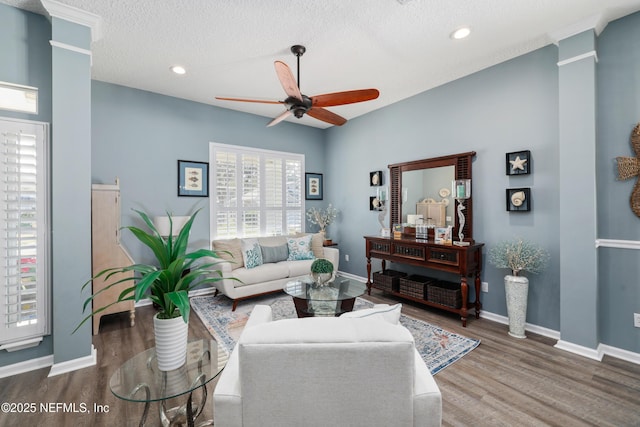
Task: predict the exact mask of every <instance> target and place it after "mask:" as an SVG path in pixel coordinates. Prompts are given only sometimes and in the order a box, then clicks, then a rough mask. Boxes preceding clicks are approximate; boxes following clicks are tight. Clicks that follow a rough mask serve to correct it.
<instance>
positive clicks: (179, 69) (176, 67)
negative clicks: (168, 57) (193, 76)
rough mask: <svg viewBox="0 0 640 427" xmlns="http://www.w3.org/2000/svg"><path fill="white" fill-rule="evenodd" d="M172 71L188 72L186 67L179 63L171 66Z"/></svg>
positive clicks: (178, 72) (177, 72)
mask: <svg viewBox="0 0 640 427" xmlns="http://www.w3.org/2000/svg"><path fill="white" fill-rule="evenodd" d="M171 71H173V72H174V73H176V74H181V75H182V74H186V72H187V70H185V69H184V67H181V66H179V65H174V66H173V67H171Z"/></svg>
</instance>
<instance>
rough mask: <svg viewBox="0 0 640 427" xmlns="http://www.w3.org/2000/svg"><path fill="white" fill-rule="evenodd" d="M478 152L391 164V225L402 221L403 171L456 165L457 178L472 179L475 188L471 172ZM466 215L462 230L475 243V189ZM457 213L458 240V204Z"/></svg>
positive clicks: (456, 232) (455, 230)
mask: <svg viewBox="0 0 640 427" xmlns="http://www.w3.org/2000/svg"><path fill="white" fill-rule="evenodd" d="M475 155H476V152H475V151H470V152H468V153H460V154H452V155H450V156H442V157H434V158H431V159H423V160H414V161H410V162H404V163H396V164H393V165H389V181H390V182H389V187H390V196H391V197H390V199H389V200H390V201H391V208H390V212H391V214H390V218H389V221H390V227H392V226H393V224H400V223H402V172H407V171H412V170H420V169H430V168H437V167H441V166H454V167H455V172H454V173H455V179H471V186H472V188H473V177H472V174H471V163H472V160H473V157H475ZM464 207H465V210H464V216H465V224H464V228H463V229H462V232H463V233H464V240H465V241H466V242H470V243H474V240H473V190H472V191H471V197H470V198H469V199H467V200H465V202H464ZM454 211H455V212H456V214H455V215H454V217H455V225H454V227H453V238H454V240H456V236H458V227H459V222H458V215H457V206H455V210H454Z"/></svg>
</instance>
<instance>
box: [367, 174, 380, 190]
mask: <svg viewBox="0 0 640 427" xmlns="http://www.w3.org/2000/svg"><path fill="white" fill-rule="evenodd" d="M369 185H370V186H372V187H378V186H380V185H382V171H374V172H369Z"/></svg>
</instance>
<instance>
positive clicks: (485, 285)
mask: <svg viewBox="0 0 640 427" xmlns="http://www.w3.org/2000/svg"><path fill="white" fill-rule="evenodd" d="M481 289H482V292H489V282H482V288H481Z"/></svg>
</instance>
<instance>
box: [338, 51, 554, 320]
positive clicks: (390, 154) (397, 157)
mask: <svg viewBox="0 0 640 427" xmlns="http://www.w3.org/2000/svg"><path fill="white" fill-rule="evenodd" d="M557 55H558V54H557V48H556V47H555V46H548V47H546V48H544V49H540V50H537V51H535V52H532V53H530V54H528V55H524V56H521V57H518V58H516V59H513V60H511V61H508V62H505V63H502V64H500V65H497V66H494V67H492V68H489V69H486V70H484V71H481V72H478V73H475V74H473V75H470V76H468V77H465V78H462V79H459V80H456V81H454V82H451V83H449V84H446V85H443V86H441V87H438V88H435V89H433V90H430V91H427V92H424V93H421V94H419V95H416V96H414V97H412V98H410V99H407V100H404V101H401V102H398V103H397V104H394V105H391V106H389V107H386V108H383V109H380V110H377V111H374V112H373V113H370V114H367V115H365V116H362V117H359V118H357V119H356V120H352V121H351V122H349V123H348V124H347V125H346V126H344V127H343V128H331V129H330V130H329V131H328V132H329V144H328V147H327V150H328V151H327V153H328V155H327V164H328V165H330V171H329V172H328V176H327V180H328V182H329V186H330V187H331V188H332V189H334V188H339V189H340V191H339V192H336V191H335V190H334V191H332V192H331V194H332V196H333V198H334V199H335V205H336V206H337V207H338V208H339V209H340V210H341V211H342V215H341V217H340V222H339V223H338V224H337V225H336V226H335V227H334V228H333V229H332V231H331V234H332V237H335V239H336V240H337V241H338V242H339V243H340V251H341V254H342V255H343V256H342V258H341V260H340V270H343V271H347V272H349V273H353V274H357V275H360V276H366V261H365V257H364V240H363V238H362V236H364V235H376V234H378V232H379V228H380V226H379V225H378V222H377V213H373V212H370V211H368V210H367V209H366V206H367V203H368V200H369V196H370V195H374V194H375V187H369V185H368V182H367V177H368V176H369V172H370V171H373V170H387V171H388V169H387V166H388V165H389V164H392V163H398V162H403V161H408V160H417V159H424V158H429V157H437V156H441V155H446V154H454V153H462V152H467V151H476V152H477V155H476V158H475V161H474V162H473V182H472V187H473V190H472V193H473V202H474V219H473V221H474V238H475V240H476V241H479V242H484V243H485V244H486V246H487V247H490V246H491V245H493V244H495V243H496V242H497V241H499V240H502V239H506V238H510V237H511V236H514V235H517V236H523V237H525V238H530V239H532V240H534V241H536V242H538V243H539V244H541V245H542V246H544V247H545V248H547V249H548V250H549V251H550V252H551V253H552V255H553V256H552V262H551V263H550V265H549V268H548V269H547V271H546V272H545V273H543V274H540V275H536V276H530V277H529V279H530V281H531V285H530V288H529V289H530V291H529V302H530V303H529V309H528V317H527V320H528V321H529V322H531V323H534V324H537V325H540V326H544V327H548V328H552V329H559V308H558V299H559V292H560V287H559V270H558V267H559V266H558V262H557V253H558V249H559V240H558V217H557V215H558V204H559V200H558V197H557V193H558V167H559V165H558V162H557V156H558V77H557V66H556V62H557ZM524 149H527V150H531V155H532V157H533V173H532V174H531V175H528V176H518V177H507V176H506V175H505V166H504V162H505V153H507V152H511V151H520V150H524ZM354 159H358V161H357V162H354V161H353V160H354ZM385 182H388V174H387V175H386V176H385ZM510 187H514V188H515V187H531V191H532V200H533V202H532V205H533V211H532V212H529V213H508V212H506V207H505V189H506V188H510ZM388 219H389V218H388V216H387V218H386V220H387V223H388ZM344 254H349V255H350V261H349V262H345V260H344ZM374 262H375V261H374ZM393 268H396V269H400V270H403V269H406V268H405V267H404V266H393ZM374 271H375V267H374ZM506 273H507V272H506V271H501V270H497V269H496V268H494V267H492V266H490V265H488V264H487V263H485V265H484V272H483V280H484V281H487V282H489V293H486V294H482V300H483V304H484V309H485V310H487V311H490V312H493V313H499V314H504V315H506V308H505V296H504V286H503V277H504V275H505V274H506Z"/></svg>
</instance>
